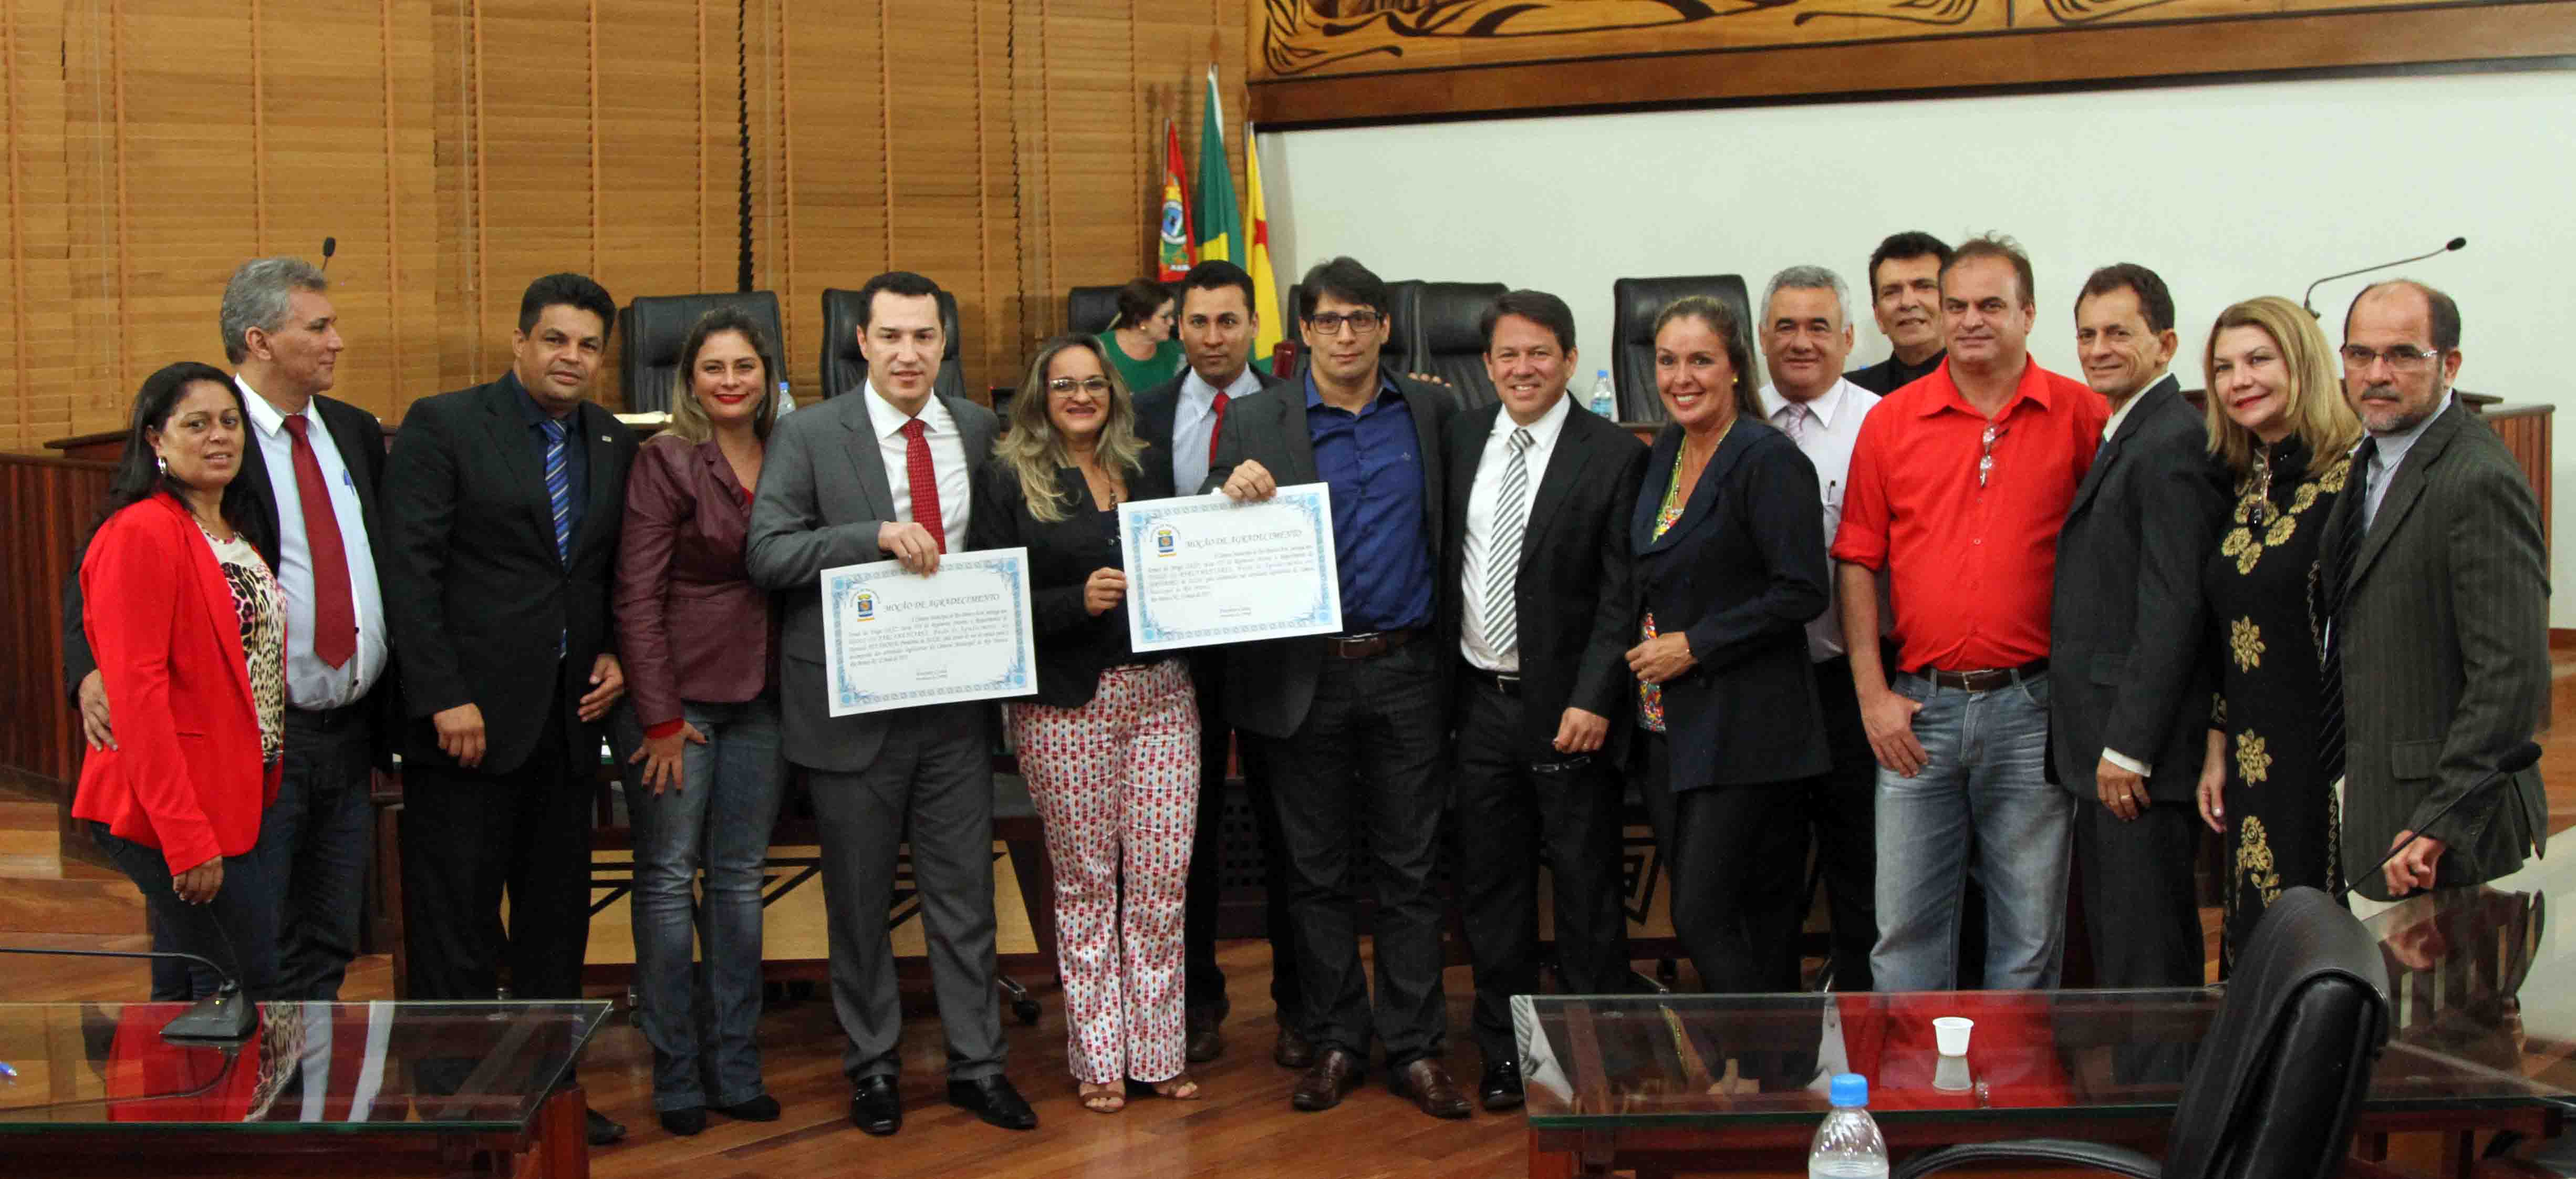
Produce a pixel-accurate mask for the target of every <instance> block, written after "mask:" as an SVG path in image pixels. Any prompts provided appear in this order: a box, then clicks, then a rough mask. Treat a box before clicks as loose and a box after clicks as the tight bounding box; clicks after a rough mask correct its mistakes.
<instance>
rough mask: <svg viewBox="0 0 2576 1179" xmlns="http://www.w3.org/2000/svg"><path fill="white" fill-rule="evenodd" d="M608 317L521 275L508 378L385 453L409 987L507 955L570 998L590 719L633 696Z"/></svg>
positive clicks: (596, 303) (443, 980)
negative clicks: (400, 715) (603, 373)
mask: <svg viewBox="0 0 2576 1179" xmlns="http://www.w3.org/2000/svg"><path fill="white" fill-rule="evenodd" d="M616 314H617V304H616V303H615V302H614V301H612V300H611V299H610V298H609V297H608V292H607V291H605V290H602V289H601V288H600V286H599V284H598V283H595V282H592V281H591V280H590V279H588V278H586V277H584V276H582V275H578V274H550V275H547V276H545V277H544V278H540V279H538V280H537V281H535V282H533V283H530V284H528V289H527V293H526V294H524V295H523V296H521V297H520V300H519V327H518V330H517V331H516V332H515V333H513V334H512V336H511V351H512V357H513V360H512V364H511V367H510V371H508V372H506V373H503V374H501V378H500V379H499V380H496V381H492V382H490V383H488V384H482V385H476V386H474V387H473V388H470V389H460V390H457V391H456V392H453V393H441V394H439V395H437V396H435V397H425V398H422V399H421V400H419V401H416V402H413V403H412V405H411V408H410V409H409V410H408V411H407V412H405V414H404V415H403V423H402V430H401V432H400V433H399V434H397V435H396V437H395V440H394V449H393V454H392V456H391V457H390V458H389V459H388V460H387V461H386V465H385V496H384V499H385V504H384V508H385V523H386V534H387V535H386V537H385V544H384V545H383V547H382V548H381V549H379V550H378V552H377V563H378V570H379V573H380V575H381V577H382V579H383V582H384V585H385V605H386V613H387V615H388V616H389V617H390V618H391V619H392V622H393V639H394V650H395V652H396V654H397V655H398V657H399V658H400V659H401V661H402V687H403V701H404V704H405V706H406V708H407V709H408V710H409V713H410V716H411V726H410V732H409V734H408V740H406V741H405V743H404V746H403V817H402V862H403V937H404V940H405V942H406V947H407V952H406V954H405V963H406V965H407V967H408V968H409V970H410V989H409V997H410V998H412V999H417V1000H442V999H446V1000H469V999H489V998H491V997H492V995H493V993H494V991H495V989H496V988H497V987H498V985H499V977H498V968H499V967H500V966H501V965H502V964H503V963H507V965H508V966H509V970H510V983H509V986H510V993H511V995H512V997H514V998H520V999H575V998H579V997H580V996H581V966H582V957H583V954H584V951H585V950H586V949H587V947H588V944H589V937H590V798H591V785H592V783H593V781H594V780H595V779H596V778H597V776H598V772H599V730H598V722H599V719H600V718H601V717H602V716H604V715H606V714H607V712H608V708H609V706H610V705H611V704H613V703H615V702H616V700H617V697H618V696H619V695H620V694H622V693H623V692H624V691H625V689H626V681H625V676H624V674H623V673H622V671H621V670H620V669H619V667H618V664H617V655H616V654H615V652H614V651H612V650H611V649H610V643H609V633H608V631H609V607H608V588H609V581H610V578H611V575H612V572H613V570H614V569H615V568H616V558H617V533H618V526H619V523H620V521H621V520H622V519H623V517H624V515H625V505H626V469H627V467H628V466H629V465H630V464H631V463H633V461H634V459H635V435H634V434H633V433H632V432H630V431H628V430H627V428H626V427H625V426H624V425H622V424H620V423H619V422H618V420H617V418H616V417H615V416H614V415H612V414H610V413H609V412H608V411H607V410H606V409H604V408H602V407H600V406H599V405H597V404H596V403H593V402H592V401H590V400H589V394H590V391H591V386H592V385H593V383H594V382H595V381H596V380H597V378H598V376H599V369H600V364H601V362H602V361H603V360H604V359H605V358H606V356H607V354H608V325H609V322H610V320H612V319H614V318H615V317H616ZM505 890H506V891H507V892H508V894H509V902H510V917H509V927H508V931H507V933H506V935H504V933H503V930H502V922H501V898H502V893H503V892H504V891H505ZM463 1079H464V1078H463V1077H462V1076H455V1077H435V1078H429V1079H428V1080H427V1082H426V1083H428V1084H429V1085H431V1086H432V1087H433V1089H436V1090H437V1091H448V1090H446V1089H445V1088H444V1086H446V1085H452V1084H454V1083H457V1082H461V1081H462V1080H463ZM591 1119H592V1122H591V1140H592V1141H594V1142H598V1141H601V1140H602V1139H603V1138H606V1139H612V1140H613V1139H614V1138H615V1137H617V1136H618V1135H622V1134H623V1133H624V1132H625V1131H624V1129H623V1128H622V1127H618V1126H616V1125H615V1123H612V1122H609V1121H607V1119H605V1118H603V1117H601V1116H600V1115H599V1114H598V1113H596V1112H595V1111H594V1112H593V1113H592V1114H591Z"/></svg>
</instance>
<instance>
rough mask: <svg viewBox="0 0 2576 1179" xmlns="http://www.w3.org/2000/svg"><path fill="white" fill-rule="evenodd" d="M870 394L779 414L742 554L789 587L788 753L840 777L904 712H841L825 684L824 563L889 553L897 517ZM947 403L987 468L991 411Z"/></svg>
mask: <svg viewBox="0 0 2576 1179" xmlns="http://www.w3.org/2000/svg"><path fill="white" fill-rule="evenodd" d="M869 396H870V394H869V393H868V391H867V389H866V388H864V387H862V388H860V389H857V390H854V391H852V392H851V393H849V394H847V395H845V396H841V397H835V398H832V399H831V400H829V401H825V402H823V403H822V404H820V405H815V406H811V407H808V408H805V409H800V410H798V411H796V412H795V413H792V414H789V415H787V416H786V417H783V418H780V419H778V426H777V428H776V429H774V430H772V431H771V432H770V435H769V453H768V456H767V457H766V459H764V461H763V463H762V465H761V471H760V490H759V491H758V492H757V493H755V494H754V496H753V498H752V503H751V535H750V539H749V540H748V542H747V545H746V551H745V556H746V558H747V564H748V565H749V567H750V569H751V579H752V581H754V582H756V583H758V584H759V585H761V586H762V587H764V588H767V589H773V590H779V591H782V592H781V594H780V597H779V601H780V606H781V609H782V615H781V617H782V619H783V622H782V625H781V627H780V631H779V639H778V646H779V660H778V691H779V705H778V709H779V718H780V728H781V735H782V737H783V744H784V745H785V747H786V753H787V760H789V761H792V762H794V763H796V764H797V765H800V766H804V767H806V768H808V769H817V770H828V771H832V772H835V773H856V772H858V771H859V770H862V769H865V768H867V765H868V763H869V762H871V761H874V760H876V755H877V747H878V746H879V745H880V744H881V743H882V742H883V741H884V739H885V730H886V726H887V725H888V724H891V723H899V722H898V721H897V719H896V718H900V717H901V716H903V713H901V712H894V713H868V714H865V715H861V716H844V717H835V716H833V715H832V711H831V708H830V706H829V704H828V702H827V701H826V698H825V689H824V682H823V596H822V593H821V591H820V590H819V589H818V588H817V586H816V582H817V579H819V578H820V577H821V576H822V573H823V571H824V570H826V569H831V568H835V567H837V566H841V565H855V564H862V563H865V562H869V561H882V560H885V559H886V554H885V551H884V550H883V549H880V548H878V547H877V526H878V525H880V524H882V523H884V522H886V521H889V520H892V519H894V518H895V511H894V491H893V489H892V487H891V485H890V484H888V482H887V481H886V469H885V459H884V458H883V457H882V456H880V455H879V454H878V452H877V436H876V432H875V430H874V429H872V428H871V427H870V425H869V421H868V401H867V399H868V397H869ZM939 403H940V404H942V405H945V406H947V407H948V413H949V416H951V417H953V418H955V419H956V421H957V432H958V433H959V434H960V435H963V436H964V439H965V443H966V468H967V470H968V471H969V472H972V471H973V470H975V469H976V468H978V467H981V466H983V465H984V460H985V459H986V458H988V457H991V455H992V453H993V439H994V437H995V436H996V435H997V434H999V433H1000V432H1001V423H1000V422H999V421H998V420H997V419H996V418H994V416H993V411H991V410H989V409H986V408H984V407H983V406H980V405H977V404H975V403H974V402H972V401H968V400H966V399H965V398H963V397H946V396H943V397H941V398H940V399H939ZM969 522H970V523H971V517H970V520H969ZM965 541H966V537H965V534H964V533H963V532H952V533H950V534H949V542H948V547H949V551H951V552H955V551H958V549H959V548H960V546H962V545H963V544H964V543H965Z"/></svg>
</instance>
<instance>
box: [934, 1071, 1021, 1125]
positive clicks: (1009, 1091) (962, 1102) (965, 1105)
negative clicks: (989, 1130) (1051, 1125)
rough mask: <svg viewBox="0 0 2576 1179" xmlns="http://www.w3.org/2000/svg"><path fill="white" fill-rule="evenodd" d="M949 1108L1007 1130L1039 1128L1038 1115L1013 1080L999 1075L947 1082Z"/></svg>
mask: <svg viewBox="0 0 2576 1179" xmlns="http://www.w3.org/2000/svg"><path fill="white" fill-rule="evenodd" d="M948 1104H950V1105H953V1106H956V1107H957V1108H959V1109H962V1110H965V1111H966V1112H968V1113H971V1114H974V1115H975V1116H976V1117H979V1118H982V1119H984V1120H985V1121H987V1122H990V1123H992V1124H994V1125H996V1126H1000V1127H1001V1128H1003V1129H1005V1130H1034V1129H1037V1128H1038V1111H1036V1110H1033V1109H1030V1108H1029V1103H1028V1100H1027V1099H1026V1098H1023V1097H1021V1096H1020V1091H1019V1090H1018V1089H1015V1088H1012V1087H1011V1079H1010V1078H1009V1077H1006V1076H1003V1075H1001V1074H999V1073H995V1074H994V1075H992V1076H989V1077H977V1078H975V1079H974V1080H971V1081H950V1082H948Z"/></svg>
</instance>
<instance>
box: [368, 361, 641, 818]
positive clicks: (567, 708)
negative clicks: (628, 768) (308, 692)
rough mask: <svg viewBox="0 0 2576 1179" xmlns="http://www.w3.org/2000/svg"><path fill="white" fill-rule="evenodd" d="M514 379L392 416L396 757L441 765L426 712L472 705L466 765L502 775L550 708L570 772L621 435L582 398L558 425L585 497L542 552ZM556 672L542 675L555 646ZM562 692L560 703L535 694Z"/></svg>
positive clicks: (388, 554)
mask: <svg viewBox="0 0 2576 1179" xmlns="http://www.w3.org/2000/svg"><path fill="white" fill-rule="evenodd" d="M521 396H522V394H521V392H520V386H519V379H518V377H517V376H515V375H512V374H506V373H505V374H503V375H502V377H501V379H500V380H497V381H493V382H491V383H489V384H483V385H476V386H474V387H472V388H470V389H460V390H457V391H456V392H453V393H441V394H439V395H437V396H435V397H425V398H422V399H421V400H419V401H415V402H413V403H412V404H411V408H410V409H409V410H408V411H406V412H405V413H404V415H403V424H402V429H401V430H400V431H398V432H397V433H396V434H395V436H394V449H393V454H392V455H391V456H390V457H389V458H388V459H387V461H386V464H385V487H384V493H385V509H384V518H385V531H384V533H383V534H382V540H381V541H380V542H379V543H378V544H377V545H376V576H377V579H378V580H379V581H380V582H382V583H383V585H384V591H385V616H386V618H387V620H388V621H390V622H391V623H392V624H393V639H394V652H395V654H396V655H397V656H398V657H399V658H400V660H401V666H402V684H403V704H404V707H405V709H406V711H408V712H409V713H410V715H411V717H412V723H411V732H410V734H409V739H408V740H407V741H406V742H405V744H404V747H403V757H404V758H405V759H406V760H407V761H411V762H415V763H418V762H426V763H428V764H431V765H439V766H452V765H454V764H455V763H454V762H453V761H452V760H450V759H449V758H448V756H447V755H446V754H444V753H441V752H439V749H438V733H437V730H436V728H435V727H434V726H433V725H432V724H431V723H430V717H431V716H433V715H435V714H437V713H439V712H441V711H444V710H446V709H450V708H454V707H456V706H457V705H460V704H474V705H478V706H480V707H481V708H482V710H483V725H484V734H485V747H484V753H483V763H482V766H481V769H482V770H483V772H485V773H490V774H505V773H508V772H510V771H511V770H514V769H516V768H518V767H519V765H520V764H521V763H523V762H525V761H527V759H528V754H529V753H530V752H531V751H532V750H534V749H535V748H536V744H537V735H538V730H539V728H540V727H541V726H542V725H543V724H544V723H545V720H546V714H547V712H548V711H549V710H550V709H551V708H553V707H554V706H555V705H557V704H560V705H561V706H562V707H563V709H564V720H565V725H564V730H565V734H564V735H565V740H566V741H567V742H568V745H567V747H566V749H565V755H566V756H567V757H568V758H570V762H569V764H570V765H571V766H573V767H574V768H575V769H576V770H578V771H580V772H581V773H582V774H583V775H584V776H585V778H586V777H587V774H588V771H587V770H584V769H582V767H585V766H589V765H591V764H592V762H593V761H594V760H595V759H596V758H597V757H598V756H599V735H598V732H597V730H596V729H595V728H594V727H593V726H591V725H587V724H583V723H581V721H580V720H579V718H578V717H577V716H576V715H575V712H574V709H575V706H576V702H577V701H579V700H580V699H581V697H582V695H583V693H586V692H588V691H589V690H590V688H589V685H588V684H587V683H586V682H585V681H587V680H588V679H589V672H590V665H591V662H592V661H593V660H594V659H596V658H597V657H598V655H599V653H600V652H602V651H609V650H613V644H612V643H611V642H610V635H609V587H610V585H611V584H612V583H613V582H614V581H615V580H616V572H617V532H618V526H619V524H620V523H621V522H622V520H623V519H624V517H625V505H626V471H627V468H628V467H630V466H632V465H633V464H634V461H635V446H636V442H635V434H634V432H633V431H631V430H628V429H627V428H626V427H625V425H623V424H622V423H620V422H619V421H618V420H617V418H616V417H615V416H614V415H612V414H610V413H609V412H608V411H607V410H605V409H602V408H600V407H599V406H598V405H597V404H595V403H591V402H583V403H582V404H581V406H580V407H579V408H578V409H576V410H575V411H574V412H573V414H572V416H570V417H568V418H566V419H565V422H564V424H565V426H566V427H567V428H568V430H569V431H570V432H571V436H573V437H578V438H579V439H580V441H581V443H582V445H583V446H584V447H585V448H586V453H585V454H584V456H583V457H584V461H585V462H586V463H587V464H588V471H589V476H588V477H589V482H590V487H589V494H588V495H587V496H586V497H585V498H584V499H583V502H582V517H581V526H580V528H579V529H577V530H576V531H575V532H574V534H573V538H572V556H571V559H570V560H568V561H567V560H564V559H561V558H558V557H557V556H556V555H555V529H554V515H553V512H552V510H551V509H550V507H549V506H548V500H547V496H546V476H545V469H544V460H543V459H542V458H540V457H539V455H538V453H537V448H536V444H535V443H534V442H533V441H531V439H530V437H529V433H528V423H527V419H526V418H525V417H523V416H522V415H521V412H520V409H519V398H520V397H521ZM558 642H562V643H564V644H565V647H564V653H563V655H562V659H561V662H562V663H563V665H564V667H565V669H566V670H568V671H569V673H570V674H565V675H561V676H558V675H557V670H558V669H557V658H556V654H555V648H556V645H557V643H558ZM559 686H560V688H561V699H560V700H558V701H550V700H548V699H547V694H548V693H550V692H555V691H556V690H557V689H558V687H559Z"/></svg>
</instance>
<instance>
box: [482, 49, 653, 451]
mask: <svg viewBox="0 0 2576 1179" xmlns="http://www.w3.org/2000/svg"><path fill="white" fill-rule="evenodd" d="M469 13H470V15H471V21H470V27H469V32H470V34H471V40H470V43H469V45H468V52H469V53H470V54H471V55H472V64H473V70H472V73H473V77H474V79H475V89H474V92H473V94H472V96H471V97H472V100H473V101H472V106H473V107H474V112H473V118H474V125H473V127H472V137H473V140H474V154H473V156H472V158H471V160H470V161H469V164H468V167H469V168H470V169H471V170H472V173H473V184H474V188H475V192H476V203H477V208H478V215H477V219H476V223H475V225H474V226H473V232H474V235H475V253H476V256H477V257H476V262H475V269H476V271H477V275H476V277H477V280H478V281H477V282H476V283H475V286H474V288H473V290H472V291H471V300H472V301H471V302H470V303H469V304H467V305H466V306H464V307H461V308H458V309H457V311H456V312H455V314H458V315H464V316H471V317H473V319H474V320H475V321H476V323H477V325H478V327H479V328H480V332H479V336H480V342H479V346H478V348H477V349H476V351H477V352H479V353H480V355H479V356H477V357H474V358H473V360H474V361H475V363H473V364H472V366H471V375H469V376H468V377H467V378H466V379H467V380H468V381H477V380H489V379H491V377H492V376H493V375H495V374H497V373H498V372H499V371H500V370H501V369H502V368H503V367H505V366H506V365H507V364H508V347H509V340H510V333H511V332H512V331H513V330H514V329H515V328H516V327H517V326H518V312H519V295H520V293H521V292H522V291H524V290H525V289H526V288H527V285H528V283H529V282H530V281H532V280H534V279H536V278H538V277H540V276H542V275H546V274H552V273H555V272H557V271H566V270H569V271H579V272H582V273H585V274H591V275H593V276H595V277H596V276H597V275H598V271H599V268H600V264H601V262H602V260H603V259H602V255H601V252H600V248H599V246H600V242H599V239H598V235H597V234H596V233H595V232H594V227H595V226H596V225H597V224H598V216H599V210H598V208H597V203H598V199H599V187H598V179H599V173H598V163H599V143H598V139H597V137H596V135H595V130H596V120H595V119H594V117H593V116H594V113H595V112H594V108H593V103H594V92H595V89H596V86H597V82H598V78H597V65H598V57H597V47H596V44H595V42H594V40H593V37H592V32H593V27H594V21H593V14H592V12H591V10H590V8H589V6H588V5H584V4H564V3H558V2H554V0H475V2H474V3H473V4H472V6H471V7H470V9H469ZM609 290H610V293H612V294H619V295H620V297H621V298H623V297H624V296H623V295H622V294H620V293H619V292H618V290H617V288H616V287H614V286H610V287H609ZM602 397H603V399H604V400H607V401H609V402H610V403H612V404H614V403H615V401H616V393H615V391H614V390H613V389H609V388H604V389H603V391H602Z"/></svg>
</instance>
